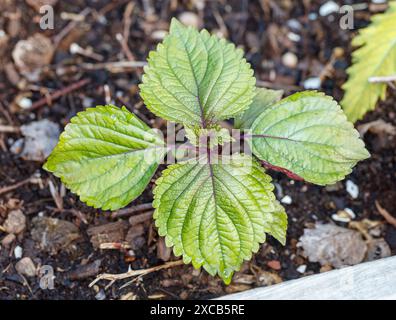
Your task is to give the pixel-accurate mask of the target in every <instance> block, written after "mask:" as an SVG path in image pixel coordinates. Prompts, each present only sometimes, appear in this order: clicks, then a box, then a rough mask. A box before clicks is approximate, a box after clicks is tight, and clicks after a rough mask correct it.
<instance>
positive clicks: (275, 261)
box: [267, 260, 281, 270]
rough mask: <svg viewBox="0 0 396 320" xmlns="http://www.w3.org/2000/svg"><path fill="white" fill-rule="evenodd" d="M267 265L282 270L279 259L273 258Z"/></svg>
mask: <svg viewBox="0 0 396 320" xmlns="http://www.w3.org/2000/svg"><path fill="white" fill-rule="evenodd" d="M267 266H268V267H270V268H271V269H274V270H280V269H281V264H280V262H279V261H278V260H271V261H269V262H268V263H267Z"/></svg>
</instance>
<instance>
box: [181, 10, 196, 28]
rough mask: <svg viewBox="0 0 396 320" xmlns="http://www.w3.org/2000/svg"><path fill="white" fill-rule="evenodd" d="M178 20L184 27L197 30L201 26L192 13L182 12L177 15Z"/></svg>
mask: <svg viewBox="0 0 396 320" xmlns="http://www.w3.org/2000/svg"><path fill="white" fill-rule="evenodd" d="M179 20H180V22H181V23H183V24H184V25H186V26H191V27H194V28H196V29H198V28H199V27H200V25H201V22H200V19H199V17H198V15H197V14H195V13H194V12H188V11H186V12H183V13H182V14H180V15H179Z"/></svg>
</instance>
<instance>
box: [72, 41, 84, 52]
mask: <svg viewBox="0 0 396 320" xmlns="http://www.w3.org/2000/svg"><path fill="white" fill-rule="evenodd" d="M69 51H70V53H71V54H76V53H79V52H81V51H82V48H81V47H80V46H79V45H78V44H77V43H75V42H73V43H72V44H71V45H70V48H69Z"/></svg>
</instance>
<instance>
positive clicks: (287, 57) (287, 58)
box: [282, 52, 298, 69]
mask: <svg viewBox="0 0 396 320" xmlns="http://www.w3.org/2000/svg"><path fill="white" fill-rule="evenodd" d="M282 63H283V64H284V65H285V66H286V67H289V68H291V69H294V68H295V67H297V63H298V58H297V56H296V55H295V54H294V53H293V52H286V53H285V54H284V55H283V56H282Z"/></svg>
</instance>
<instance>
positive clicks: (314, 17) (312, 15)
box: [308, 12, 318, 21]
mask: <svg viewBox="0 0 396 320" xmlns="http://www.w3.org/2000/svg"><path fill="white" fill-rule="evenodd" d="M308 19H309V20H311V21H315V20H316V19H318V15H317V13H315V12H311V13H310V14H309V15H308Z"/></svg>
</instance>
